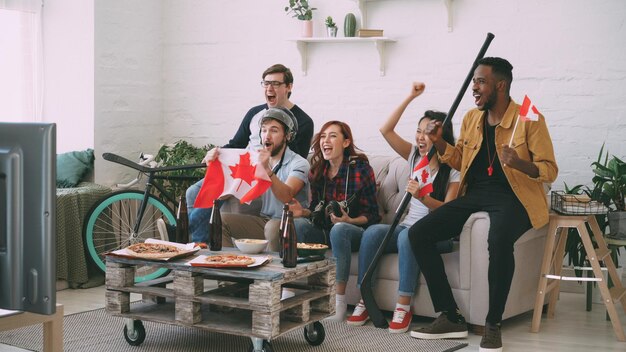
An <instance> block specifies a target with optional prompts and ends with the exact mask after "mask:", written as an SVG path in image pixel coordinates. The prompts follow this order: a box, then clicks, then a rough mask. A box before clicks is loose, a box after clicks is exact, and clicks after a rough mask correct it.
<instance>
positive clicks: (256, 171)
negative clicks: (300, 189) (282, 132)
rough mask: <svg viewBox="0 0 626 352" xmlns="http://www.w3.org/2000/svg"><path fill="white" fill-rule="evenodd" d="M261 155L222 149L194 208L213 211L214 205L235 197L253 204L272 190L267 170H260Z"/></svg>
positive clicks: (211, 167)
mask: <svg viewBox="0 0 626 352" xmlns="http://www.w3.org/2000/svg"><path fill="white" fill-rule="evenodd" d="M258 160H259V153H257V152H256V151H251V150H246V149H220V152H219V154H218V157H217V159H215V160H213V161H211V162H210V163H209V165H208V167H207V170H206V175H205V177H204V182H203V183H202V187H201V188H200V192H199V193H198V197H197V198H196V201H195V203H194V205H193V206H194V208H211V207H213V201H214V200H215V199H218V198H220V197H222V196H224V195H233V196H235V197H236V198H238V199H239V201H240V202H241V203H250V202H251V201H252V200H254V199H255V198H257V197H259V196H261V195H262V194H263V193H265V191H267V189H268V188H270V187H271V186H272V181H271V180H270V177H269V176H268V175H267V172H266V171H265V168H263V167H257V163H258Z"/></svg>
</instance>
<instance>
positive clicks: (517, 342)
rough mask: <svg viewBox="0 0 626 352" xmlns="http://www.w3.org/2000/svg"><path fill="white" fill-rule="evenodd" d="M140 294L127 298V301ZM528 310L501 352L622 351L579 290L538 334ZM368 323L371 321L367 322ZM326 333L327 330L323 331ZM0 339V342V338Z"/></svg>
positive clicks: (78, 298) (81, 302) (473, 347)
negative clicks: (534, 331)
mask: <svg viewBox="0 0 626 352" xmlns="http://www.w3.org/2000/svg"><path fill="white" fill-rule="evenodd" d="M104 291H105V290H104V286H101V287H96V288H92V289H83V290H72V289H67V290H63V291H59V292H58V293H57V302H58V303H61V304H63V305H64V306H65V314H66V315H67V314H74V313H78V312H82V311H88V310H93V309H98V308H102V307H103V306H104ZM135 299H140V297H138V296H137V297H131V300H135ZM618 308H619V311H620V317H621V321H622V324H623V325H624V326H626V314H624V310H623V309H622V308H621V306H620V305H618ZM531 320H532V312H528V313H526V314H523V315H520V316H517V317H515V318H512V319H509V320H506V321H504V323H503V324H502V326H503V330H502V331H503V335H502V336H503V342H504V351H507V352H514V351H519V352H528V351H550V352H556V351H568V352H577V351H580V352H583V351H584V352H587V351H598V352H599V351H620V352H624V351H626V343H624V342H619V341H617V339H616V338H615V335H614V333H613V328H612V326H611V323H610V322H609V321H607V320H606V319H605V309H604V306H603V305H602V304H593V308H592V311H591V312H587V311H585V296H584V295H583V294H580V293H567V292H562V293H561V298H560V300H559V302H558V303H557V310H556V317H555V319H550V320H547V319H545V316H544V318H543V319H542V322H541V330H540V332H539V333H536V334H535V333H531V332H530V323H531ZM428 322H430V320H429V319H426V318H416V319H415V320H414V324H413V325H414V327H418V326H423V325H426V324H428ZM370 324H371V323H370ZM327 333H328V332H327ZM0 342H1V341H0ZM467 342H468V343H469V344H470V346H468V347H466V348H464V349H462V351H478V345H479V343H480V336H476V335H470V337H469V338H468V339H467ZM0 351H1V352H18V351H24V350H22V349H18V348H14V347H10V346H6V345H2V344H1V343H0Z"/></svg>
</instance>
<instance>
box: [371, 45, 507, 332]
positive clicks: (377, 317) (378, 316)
mask: <svg viewBox="0 0 626 352" xmlns="http://www.w3.org/2000/svg"><path fill="white" fill-rule="evenodd" d="M494 37H495V36H494V35H493V34H491V33H487V38H486V39H485V42H484V43H483V46H482V47H481V48H480V51H479V52H478V55H477V56H476V59H475V60H474V62H473V63H472V68H471V69H470V71H469V73H468V74H467V77H466V78H465V81H464V82H463V85H462V86H461V90H460V91H459V93H458V94H457V96H456V99H454V102H453V103H452V106H451V107H450V110H449V111H448V115H446V118H445V120H444V122H443V124H446V123H448V122H449V120H450V119H451V118H452V116H453V115H454V113H455V112H456V109H457V107H458V106H459V103H460V102H461V99H462V98H463V95H464V94H465V91H466V90H467V87H468V86H469V84H470V82H471V81H472V77H473V76H474V70H475V69H476V67H477V66H478V63H477V62H478V60H480V59H482V58H483V57H484V56H485V52H487V49H488V48H489V45H490V44H491V41H492V40H493V38H494ZM435 152H436V150H435V146H433V147H432V148H431V149H430V151H429V152H428V159H429V160H430V159H431V158H432V157H433V155H434V154H435ZM411 197H412V196H411V193H409V192H406V193H405V194H404V197H402V201H401V202H400V206H399V207H398V210H396V216H395V217H394V218H393V222H392V223H391V227H389V230H388V231H387V234H385V237H384V238H383V241H382V243H381V244H380V247H378V250H377V251H376V254H375V255H374V258H373V260H372V262H371V264H370V266H369V268H367V271H366V272H365V275H364V276H363V280H362V281H361V298H362V299H363V303H364V304H365V307H366V308H367V312H368V313H369V317H370V319H372V322H373V323H374V326H376V327H377V328H383V329H384V328H387V327H388V326H389V325H388V323H387V319H385V317H384V316H383V313H382V312H381V310H380V308H379V307H378V304H377V303H376V299H375V298H374V292H373V290H372V275H374V271H375V270H376V266H377V265H378V261H379V260H380V257H381V256H382V254H383V251H384V249H385V247H386V246H387V242H389V239H390V238H391V235H392V234H393V232H394V231H395V229H396V227H397V226H398V223H399V222H400V218H401V217H402V214H404V211H405V210H406V207H407V206H408V205H409V202H410V200H411Z"/></svg>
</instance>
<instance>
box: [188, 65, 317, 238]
mask: <svg viewBox="0 0 626 352" xmlns="http://www.w3.org/2000/svg"><path fill="white" fill-rule="evenodd" d="M262 78H263V80H262V81H261V87H262V88H263V95H264V97H265V103H264V104H261V105H257V106H255V107H253V108H251V109H250V110H248V112H247V113H246V115H245V116H244V118H243V121H241V124H240V125H239V129H237V132H236V133H235V136H234V137H233V138H232V139H231V140H230V141H229V142H228V143H227V144H226V145H224V146H223V148H248V149H252V150H258V149H261V148H262V147H263V146H262V145H261V137H260V136H261V134H260V129H259V126H260V124H259V122H260V119H261V117H262V116H263V114H264V113H265V112H266V111H267V109H269V108H275V107H283V108H286V109H289V110H290V111H291V112H292V113H293V115H294V116H295V117H296V120H297V121H298V133H297V135H296V137H295V139H293V140H291V141H290V142H289V144H288V146H289V149H291V150H292V151H294V152H295V153H297V154H299V155H301V156H302V157H303V158H305V159H306V158H307V155H308V153H309V149H310V146H311V138H312V137H313V129H314V126H313V120H312V119H311V118H310V117H309V115H307V114H306V113H305V112H304V111H303V110H302V109H300V107H299V106H298V105H296V104H294V103H292V102H291V101H290V100H289V97H290V96H291V90H292V88H293V74H292V73H291V70H289V68H287V67H285V66H284V65H281V64H276V65H272V66H270V67H269V68H267V69H266V70H265V71H264V72H263V75H262ZM203 181H204V179H202V180H200V181H198V182H197V183H196V184H194V185H192V186H191V187H189V188H188V189H187V192H186V197H187V207H188V211H189V231H190V234H191V240H192V241H194V242H208V239H209V233H208V229H209V219H210V217H211V209H194V208H193V203H194V202H195V201H196V197H197V196H198V192H200V188H201V187H202V182H203ZM244 208H245V206H244ZM247 208H248V209H244V210H241V211H243V212H245V213H255V212H256V213H258V211H257V210H259V209H258V208H259V204H255V203H254V202H253V205H252V206H249V207H247Z"/></svg>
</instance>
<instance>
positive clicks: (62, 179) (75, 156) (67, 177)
mask: <svg viewBox="0 0 626 352" xmlns="http://www.w3.org/2000/svg"><path fill="white" fill-rule="evenodd" d="M93 160H94V155H93V149H87V150H82V151H73V152H67V153H63V154H58V155H57V179H56V183H57V187H58V188H70V187H76V185H77V184H79V183H80V181H81V180H82V179H83V177H84V176H85V175H86V174H87V173H88V172H90V171H91V170H92V169H93Z"/></svg>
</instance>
